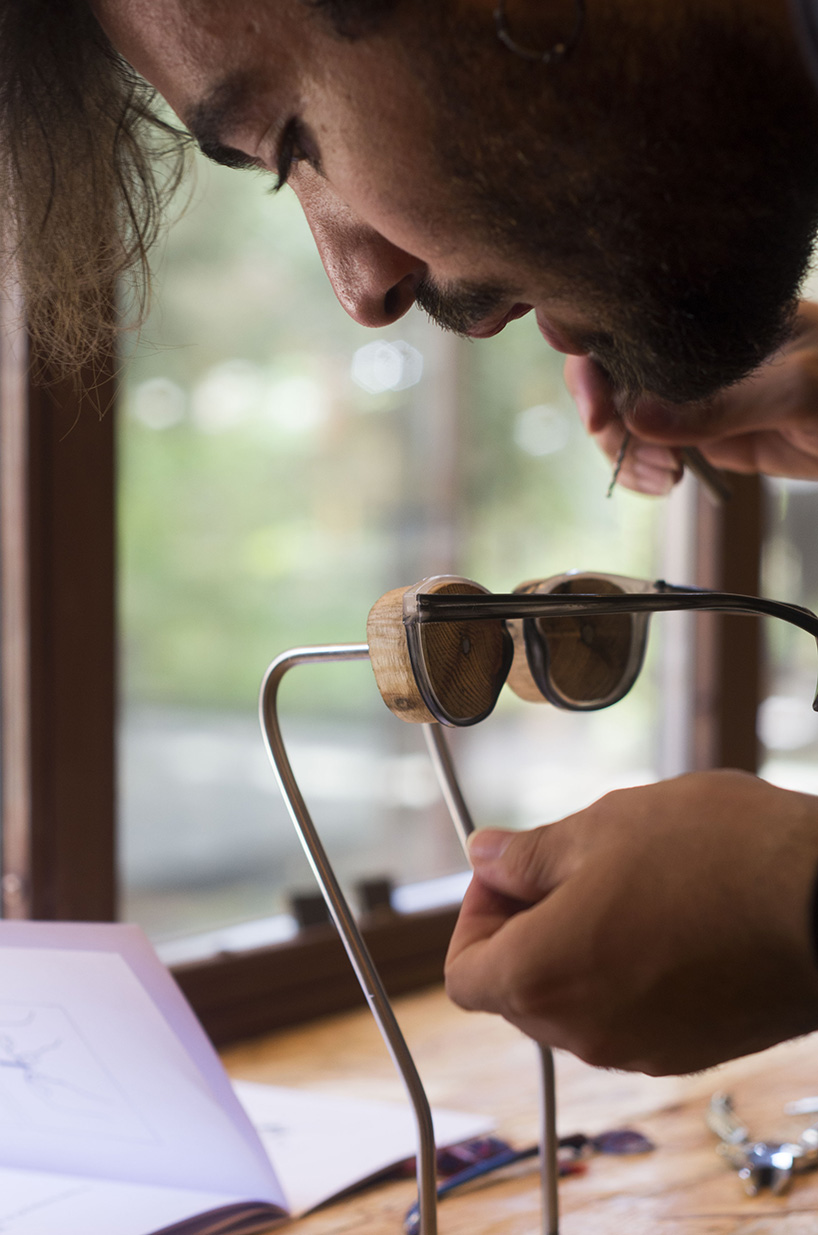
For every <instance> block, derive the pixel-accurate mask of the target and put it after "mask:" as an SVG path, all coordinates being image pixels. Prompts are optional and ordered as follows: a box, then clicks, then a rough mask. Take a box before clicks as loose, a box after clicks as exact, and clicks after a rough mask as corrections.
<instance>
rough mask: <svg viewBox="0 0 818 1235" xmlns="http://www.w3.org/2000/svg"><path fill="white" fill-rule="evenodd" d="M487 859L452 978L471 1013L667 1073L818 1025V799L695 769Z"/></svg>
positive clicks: (510, 844) (497, 835)
mask: <svg viewBox="0 0 818 1235" xmlns="http://www.w3.org/2000/svg"><path fill="white" fill-rule="evenodd" d="M471 853H472V861H473V864H474V872H475V874H474V879H473V880H472V883H471V885H470V887H469V890H468V892H467V894H466V897H465V900H464V902H463V908H462V910H461V913H460V918H459V920H458V923H457V926H456V928H455V932H454V935H453V937H452V942H451V946H450V949H449V956H448V960H447V965H446V980H447V987H448V991H449V994H450V995H451V997H452V998H453V999H454V1001H455V1002H456V1003H458V1004H461V1005H462V1006H463V1007H464V1008H468V1009H474V1010H476V1009H480V1010H483V1011H488V1012H497V1013H499V1014H500V1015H502V1016H504V1017H505V1018H506V1019H507V1020H509V1021H511V1022H512V1023H513V1024H514V1025H517V1026H518V1027H519V1028H520V1029H522V1030H523V1032H525V1033H527V1034H528V1035H529V1036H530V1037H532V1038H535V1039H536V1040H537V1041H539V1042H541V1043H544V1044H548V1045H551V1046H557V1047H564V1048H565V1049H567V1050H569V1051H572V1052H573V1053H574V1054H576V1055H578V1056H579V1057H580V1058H581V1059H584V1060H586V1061H588V1062H589V1063H592V1064H596V1065H599V1066H602V1067H613V1068H626V1069H630V1070H637V1071H642V1072H647V1073H650V1074H654V1075H662V1074H668V1073H681V1072H690V1071H693V1070H696V1069H700V1068H706V1067H710V1066H711V1065H713V1064H717V1063H720V1062H722V1061H724V1060H726V1059H730V1058H734V1057H735V1056H738V1055H744V1054H748V1053H750V1052H753V1051H758V1050H761V1049H762V1048H764V1047H767V1046H771V1045H773V1044H774V1043H776V1042H780V1041H783V1040H785V1039H787V1038H791V1037H795V1036H797V1035H798V1034H803V1033H807V1032H809V1031H811V1030H812V1029H814V1028H816V1027H818V965H816V959H815V957H814V955H813V948H812V937H811V928H810V908H811V897H812V890H813V883H814V880H815V876H816V869H817V868H818V798H813V797H809V796H807V795H805V794H800V793H790V792H788V791H785V790H783V789H776V788H774V787H773V786H771V785H768V784H766V783H765V782H764V781H760V780H758V779H756V777H754V776H750V775H748V774H746V773H743V772H729V771H728V772H725V771H720V772H706V773H695V774H692V775H688V776H682V777H679V778H677V779H675V780H670V781H664V782H661V783H659V784H656V785H649V786H646V787H644V788H639V789H625V790H620V791H617V792H615V793H611V794H608V795H607V796H606V797H604V798H602V799H601V800H600V801H598V802H596V803H594V805H593V806H590V807H589V808H588V809H587V810H584V811H580V812H579V813H578V814H576V815H573V816H571V817H570V818H568V819H564V820H562V821H561V822H559V823H554V824H551V825H550V826H546V827H543V828H538V829H536V830H534V831H531V832H519V833H514V832H500V831H494V830H491V831H488V830H487V831H484V832H478V833H477V834H476V835H475V837H474V838H473V840H472V849H471Z"/></svg>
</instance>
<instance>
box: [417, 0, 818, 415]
mask: <svg viewBox="0 0 818 1235" xmlns="http://www.w3.org/2000/svg"><path fill="white" fill-rule="evenodd" d="M708 3H709V0H701V3H700V4H699V5H697V6H689V8H690V9H692V10H694V11H693V12H692V13H691V12H690V11H688V13H687V16H686V17H685V18H684V19H683V20H682V19H678V20H677V22H676V25H675V26H674V29H673V31H672V37H670V36H669V35H667V33H666V34H665V36H664V37H663V36H662V35H659V36H657V33H656V32H655V31H650V30H647V29H644V28H642V27H639V26H637V25H634V26H629V27H626V26H625V25H624V24H623V22H622V20H621V18H620V17H616V16H615V15H611V14H610V13H600V14H598V15H595V14H594V13H593V11H592V12H591V13H589V16H588V18H587V22H586V30H585V31H584V33H583V40H584V42H583V40H581V41H580V45H579V47H578V48H577V50H576V52H575V53H574V56H573V57H572V59H571V60H570V61H568V62H566V63H564V64H558V65H552V66H544V65H541V64H534V65H532V64H530V63H528V62H526V61H523V60H521V59H519V58H517V57H515V56H514V55H513V54H512V53H510V52H508V51H507V50H506V49H504V48H502V47H501V46H500V45H499V44H496V43H494V42H489V41H488V40H487V37H486V32H485V30H484V29H482V28H481V29H479V30H478V28H477V26H476V25H475V23H474V22H473V21H471V19H468V20H465V19H464V18H463V17H462V15H461V16H460V17H459V19H458V23H457V25H456V26H454V27H451V28H450V29H449V31H448V39H449V40H450V42H449V43H447V42H446V40H439V41H438V44H437V45H438V46H439V47H446V46H450V45H451V42H452V41H453V42H454V45H455V46H456V47H457V49H458V51H457V55H456V56H451V55H445V54H444V53H443V52H440V53H439V54H438V56H437V58H436V60H435V62H434V63H433V64H432V66H431V69H429V68H428V64H427V72H430V74H431V75H430V77H429V78H428V81H427V88H428V89H429V91H430V93H431V94H432V97H434V98H435V100H436V102H439V104H440V106H439V108H438V110H437V115H438V117H439V119H438V121H437V128H436V134H435V146H436V149H437V151H438V152H439V155H440V167H439V174H440V175H442V176H445V178H446V187H447V193H449V194H450V197H451V200H452V202H453V203H454V209H455V210H456V211H457V217H458V219H459V220H460V221H461V222H462V225H463V227H464V229H468V230H469V232H470V233H471V236H472V238H475V237H476V238H477V239H478V241H479V243H480V245H481V246H482V247H483V248H484V250H485V251H486V252H487V253H496V254H498V255H499V256H501V257H502V258H503V259H504V261H505V262H506V263H508V262H511V263H513V264H516V266H517V267H518V268H519V269H520V271H521V279H520V283H521V284H522V285H525V286H531V285H532V284H533V285H535V286H537V285H538V282H539V284H540V285H542V286H543V287H545V288H547V289H548V295H547V297H545V298H544V299H547V298H548V297H556V298H558V299H559V300H561V301H563V302H566V303H569V304H572V305H575V306H577V307H578V308H579V309H581V316H582V318H583V319H584V320H585V321H587V322H589V329H588V330H587V332H586V334H585V336H584V337H580V338H579V339H578V340H577V341H578V342H579V343H580V344H581V345H582V347H583V348H584V349H585V350H586V351H587V352H588V353H589V354H590V355H592V356H593V357H594V358H595V359H596V360H597V361H598V362H599V364H600V365H601V366H602V367H603V368H604V369H605V370H606V372H607V373H608V376H609V377H610V379H611V381H612V383H613V386H614V389H615V390H616V391H617V395H618V401H619V403H620V404H621V405H623V406H625V405H628V404H632V403H635V402H636V401H638V400H639V399H640V398H641V397H643V396H654V397H658V398H660V399H662V400H664V401H668V402H673V403H684V402H689V401H693V400H697V401H700V400H706V399H708V398H709V397H711V396H712V395H714V394H715V393H716V392H717V391H719V390H721V389H723V388H725V387H727V386H729V385H731V384H733V383H735V382H738V381H740V380H741V379H742V378H744V377H745V376H747V375H748V374H749V373H750V372H752V370H753V369H755V368H757V367H758V365H759V364H760V363H761V362H762V361H763V360H764V359H765V358H766V357H768V356H769V355H770V354H771V353H772V352H773V351H775V349H776V348H778V347H779V346H780V345H781V344H782V342H784V341H785V339H786V338H787V337H788V335H789V333H790V331H791V327H792V322H793V317H794V313H795V309H796V306H797V299H798V293H799V290H800V287H801V284H802V282H803V279H804V277H805V275H806V273H807V271H808V268H809V263H810V258H811V254H812V246H813V238H814V234H815V231H816V225H818V99H816V94H815V91H814V89H813V87H812V85H811V83H810V81H809V80H808V78H807V75H806V71H805V70H804V69H803V67H802V66H801V65H800V63H799V61H798V58H797V53H796V51H795V49H794V47H793V46H792V45H791V42H790V33H789V30H788V28H787V26H786V17H784V18H783V19H782V18H779V19H778V21H779V22H780V28H779V25H777V24H776V23H775V22H773V23H772V25H771V26H770V27H768V26H767V25H763V26H762V25H761V24H760V23H759V21H758V20H757V15H756V20H755V21H753V20H748V19H747V18H746V16H745V17H742V15H741V13H739V14H738V16H737V17H736V19H735V22H734V23H732V22H731V21H730V20H729V15H726V14H725V13H724V12H717V13H713V12H711V11H709V9H708ZM608 7H611V6H608ZM724 7H725V8H726V7H727V6H724ZM739 7H740V6H739ZM696 10H701V11H696ZM525 41H526V42H527V43H528V42H531V38H530V37H527V38H526V40H525ZM542 45H547V40H546V42H545V43H543V44H542ZM623 66H627V68H626V69H625V68H623ZM635 66H636V67H635ZM487 83H491V84H490V85H488V84H487ZM419 290H420V294H419V296H418V303H419V304H420V306H421V307H422V308H424V309H426V311H427V312H429V313H430V315H431V316H432V317H433V318H434V319H435V320H436V321H438V322H439V323H440V324H441V325H442V326H444V328H447V329H454V330H459V331H465V330H467V329H468V327H469V325H470V324H473V323H474V322H475V321H477V320H479V318H480V316H485V315H486V314H487V313H489V312H490V311H491V310H492V309H494V308H495V307H497V305H499V304H500V303H501V302H502V299H501V291H502V289H500V288H498V287H495V286H493V285H488V284H485V285H482V284H477V283H472V284H463V285H459V286H457V287H448V288H447V287H439V286H435V285H434V284H432V283H430V282H429V281H428V280H427V281H425V283H424V284H422V285H421V288H420V289H419ZM572 337H575V338H576V336H575V335H572Z"/></svg>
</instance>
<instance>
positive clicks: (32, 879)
mask: <svg viewBox="0 0 818 1235" xmlns="http://www.w3.org/2000/svg"><path fill="white" fill-rule="evenodd" d="M18 311H19V306H16V305H15V304H14V303H13V301H12V302H8V301H7V302H6V303H5V305H4V307H3V310H2V314H3V315H2V317H1V318H0V511H1V517H0V523H1V524H2V526H1V527H0V554H1V557H0V613H1V614H2V649H1V651H0V670H1V672H2V734H0V743H1V744H2V804H3V829H2V854H3V874H2V893H3V914H4V916H5V917H9V918H39V919H64V920H86V921H105V920H113V919H115V917H116V909H117V889H116V818H115V816H116V681H117V665H116V600H115V596H116V591H115V588H116V549H115V545H116V527H115V510H116V501H115V490H116V442H115V416H114V407H113V404H114V396H115V378H114V374H113V373H112V371H111V369H110V366H109V367H108V368H107V369H103V370H100V369H99V368H98V367H97V368H94V369H93V370H89V371H88V372H86V373H84V374H83V375H82V380H81V382H80V383H79V384H78V385H73V384H71V383H62V384H57V385H43V384H38V383H35V382H33V381H32V379H31V375H30V367H31V366H30V365H29V363H28V355H27V346H26V339H25V335H24V333H23V332H22V331H21V330H20V328H19V326H17V325H16V320H17V319H16V317H15V314H16V313H18ZM101 413H104V414H101ZM762 513H763V512H762V490H761V486H760V484H759V483H758V482H757V481H755V480H748V479H743V478H739V480H738V481H737V482H736V484H735V495H734V498H733V500H732V501H731V502H730V504H729V505H727V506H726V507H724V508H719V509H716V508H714V507H712V506H710V505H708V504H707V500H706V499H705V498H701V499H700V501H699V510H698V519H697V522H698V535H697V542H698V546H699V552H698V554H697V558H698V567H697V572H696V573H697V580H696V581H697V582H698V583H700V584H702V585H705V586H711V587H713V586H719V587H725V588H728V589H730V590H734V591H742V592H757V591H758V569H759V565H758V564H759V560H760V548H761V535H762V523H763V517H762ZM759 626H760V624H759V623H757V622H747V621H746V620H742V619H741V618H734V619H729V618H728V619H723V618H722V619H718V620H717V621H708V619H707V618H705V619H700V626H699V628H698V631H699V633H697V636H696V658H695V660H696V671H695V698H694V704H693V708H692V713H691V714H692V724H693V731H694V740H693V745H692V748H693V750H694V764H695V766H696V767H697V768H704V767H713V766H723V765H730V766H734V767H744V768H747V769H748V770H755V767H756V760H757V742H756V737H755V704H756V703H757V702H758V699H759V692H760V681H761V675H760V656H761V642H760V633H759ZM748 666H749V667H750V670H748ZM455 917H456V908H455V907H453V906H448V907H446V908H443V909H441V910H434V911H426V912H423V913H413V914H407V915H402V914H395V913H391V912H388V911H378V912H376V913H373V914H370V915H368V916H367V917H366V918H364V919H363V921H362V927H363V931H364V935H365V938H366V939H367V942H368V944H369V946H370V949H371V950H372V953H373V956H374V958H375V961H376V963H377V964H378V966H379V968H380V970H381V973H382V976H383V977H384V981H385V984H386V986H387V988H388V989H389V990H390V991H391V992H393V993H398V992H403V991H408V990H411V989H415V988H417V987H420V986H424V985H428V984H430V983H432V982H435V981H438V980H439V979H440V977H441V975H442V965H443V957H444V955H445V951H446V946H447V943H448V939H449V936H450V934H451V930H452V927H453V924H454V921H455ZM174 972H175V974H176V977H177V979H178V980H179V982H180V984H181V986H182V988H183V990H184V991H185V992H186V994H187V995H188V997H189V999H190V1001H191V1003H192V1004H193V1006H194V1008H195V1009H196V1011H197V1013H198V1014H199V1016H200V1018H201V1019H202V1021H203V1023H204V1025H205V1028H206V1029H207V1030H208V1032H209V1033H210V1034H211V1037H212V1038H213V1040H214V1041H216V1042H217V1043H220V1044H223V1043H228V1042H232V1041H236V1040H238V1039H241V1038H243V1037H247V1036H249V1035H253V1034H257V1033H261V1032H264V1031H265V1030H269V1029H272V1028H277V1027H280V1026H283V1025H287V1024H292V1023H297V1022H298V1021H301V1020H305V1019H309V1018H312V1017H316V1016H320V1015H324V1014H327V1013H329V1012H333V1011H337V1010H340V1009H343V1008H347V1007H352V1006H356V1005H357V1004H359V1003H360V1001H361V994H360V991H359V989H358V987H357V984H356V982H355V979H354V977H353V975H352V973H351V971H350V968H349V965H348V962H347V960H346V956H345V954H344V952H343V949H342V947H341V945H340V942H339V940H338V938H337V936H336V934H335V931H334V928H332V927H331V926H329V925H322V926H314V927H309V928H307V929H305V930H303V931H301V932H300V933H299V934H298V935H297V936H296V937H295V938H294V939H293V940H292V941H290V942H287V943H281V944H276V945H274V946H270V947H264V948H258V949H255V950H253V951H250V952H246V953H235V954H232V953H231V954H226V955H219V956H214V957H210V958H207V959H205V960H201V961H196V962H192V963H188V964H183V965H180V966H177V967H176V968H175V970H174Z"/></svg>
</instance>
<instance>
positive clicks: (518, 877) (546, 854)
mask: <svg viewBox="0 0 818 1235" xmlns="http://www.w3.org/2000/svg"><path fill="white" fill-rule="evenodd" d="M568 844H569V842H568V834H567V831H566V829H563V828H561V827H559V825H558V824H548V825H546V826H545V827H541V828H534V829H533V830H531V831H527V832H504V831H500V830H499V829H497V828H484V829H481V831H479V832H474V833H473V834H472V835H471V837H470V838H469V858H470V860H471V863H472V866H473V867H474V873H475V875H476V876H477V877H478V879H479V880H480V882H481V883H483V884H484V885H485V886H486V887H489V888H491V889H492V890H493V891H495V892H500V893H502V894H503V895H504V896H509V897H512V898H514V899H515V900H518V901H523V902H527V903H529V904H534V903H535V902H536V901H540V900H542V899H543V897H545V896H547V895H548V894H549V892H552V891H553V890H554V888H556V887H558V886H559V884H560V883H562V881H563V880H564V879H565V877H566V875H567V874H568V873H569V867H570V865H571V863H570V860H569V853H568Z"/></svg>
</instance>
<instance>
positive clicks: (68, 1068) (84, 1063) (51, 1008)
mask: <svg viewBox="0 0 818 1235" xmlns="http://www.w3.org/2000/svg"><path fill="white" fill-rule="evenodd" d="M3 1124H13V1125H15V1126H17V1127H20V1128H23V1127H25V1128H30V1129H32V1130H38V1131H40V1130H41V1131H50V1132H58V1131H65V1132H67V1133H70V1134H71V1135H72V1136H75V1135H77V1134H78V1133H82V1132H86V1133H91V1134H93V1133H94V1132H98V1133H104V1135H105V1136H114V1137H117V1138H125V1139H129V1140H134V1139H136V1140H140V1141H145V1140H154V1139H155V1138H154V1136H153V1135H152V1133H151V1131H150V1129H149V1128H148V1127H147V1125H146V1124H145V1122H144V1120H143V1119H142V1118H141V1116H140V1115H139V1113H138V1112H137V1111H136V1110H135V1109H134V1107H133V1104H132V1103H131V1102H130V1101H129V1100H128V1097H127V1095H126V1094H125V1093H124V1092H123V1090H122V1089H121V1088H120V1086H119V1085H118V1084H117V1082H116V1081H115V1080H114V1078H113V1077H112V1076H111V1075H110V1073H109V1072H108V1071H107V1069H106V1068H105V1067H104V1065H103V1064H102V1063H101V1062H100V1060H99V1059H98V1058H97V1056H96V1054H95V1052H94V1051H93V1049H92V1048H91V1046H90V1045H89V1044H88V1042H87V1041H86V1040H85V1038H84V1037H83V1035H82V1033H81V1032H80V1030H79V1028H78V1027H77V1025H76V1024H75V1023H74V1021H73V1020H72V1018H71V1016H70V1014H69V1012H68V1011H67V1010H66V1009H65V1008H64V1007H62V1006H60V1005H59V1004H15V1003H11V1002H9V1001H6V1000H0V1126H2V1125H3Z"/></svg>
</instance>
